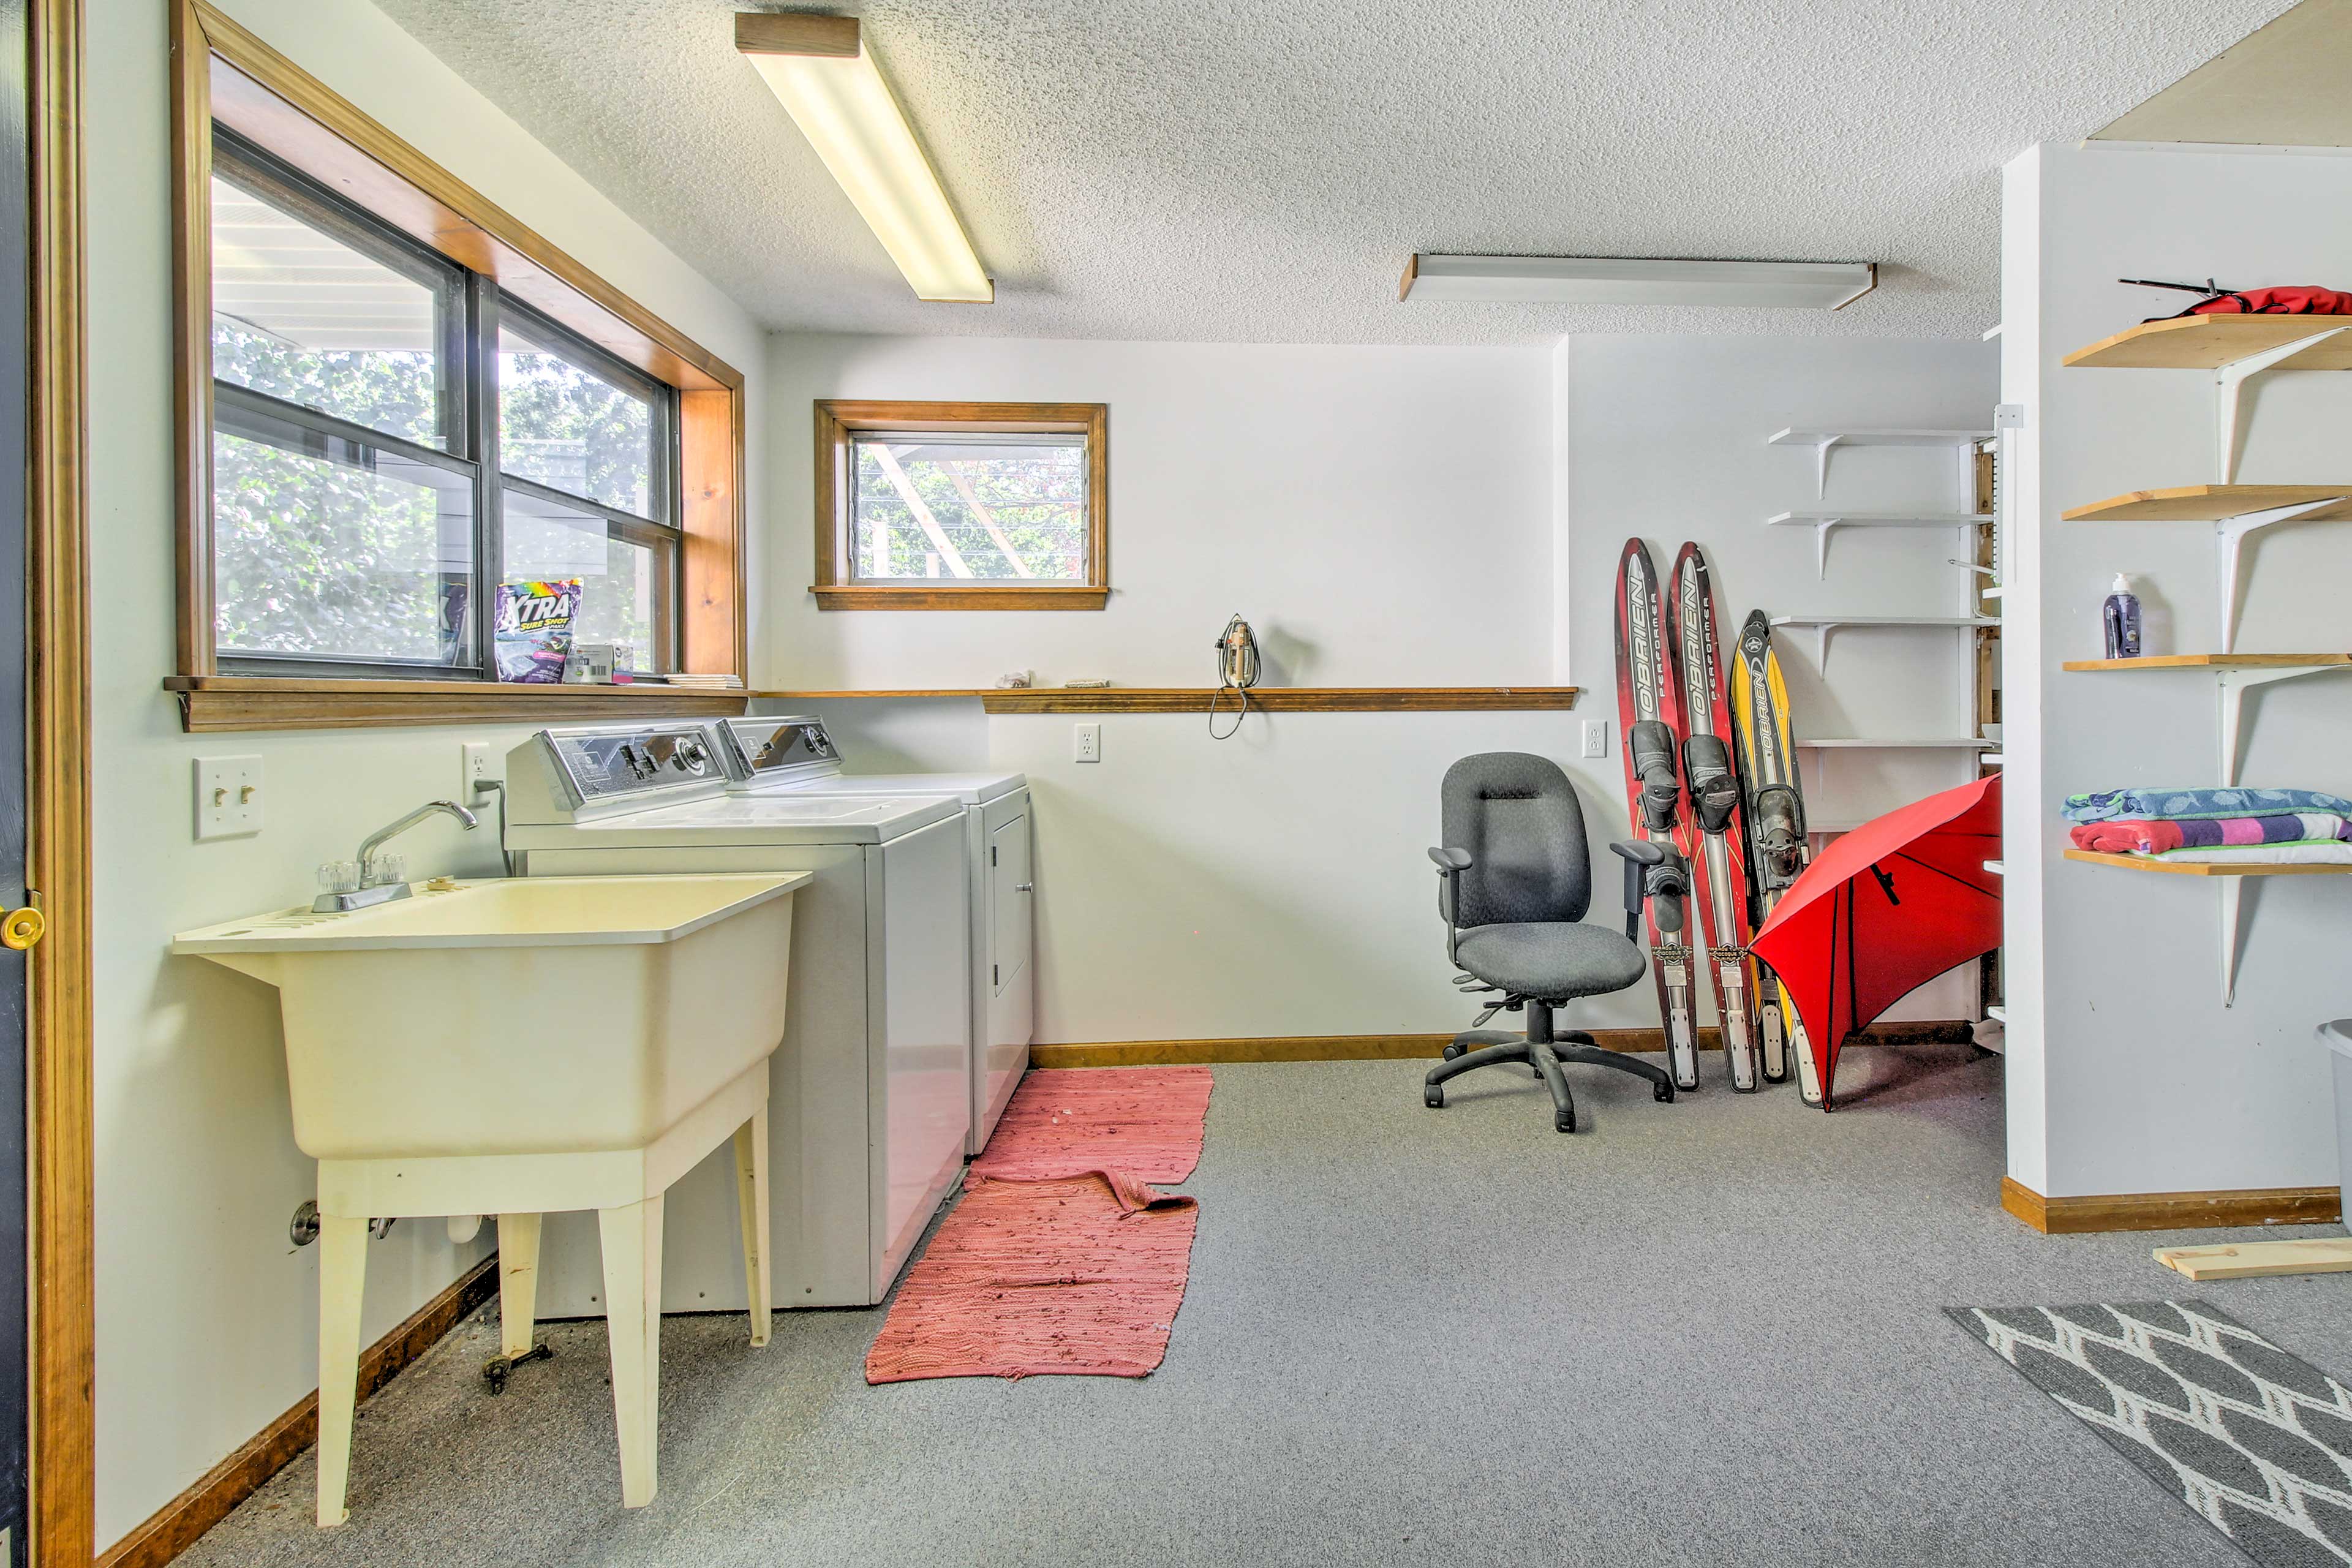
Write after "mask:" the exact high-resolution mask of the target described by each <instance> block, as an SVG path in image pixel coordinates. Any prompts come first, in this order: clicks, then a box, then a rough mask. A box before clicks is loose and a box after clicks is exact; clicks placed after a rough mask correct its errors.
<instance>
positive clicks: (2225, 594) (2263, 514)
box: [2213, 496, 2344, 653]
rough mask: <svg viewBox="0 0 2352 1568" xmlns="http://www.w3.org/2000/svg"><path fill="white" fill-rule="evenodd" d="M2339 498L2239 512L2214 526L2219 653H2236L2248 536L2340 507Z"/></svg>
mask: <svg viewBox="0 0 2352 1568" xmlns="http://www.w3.org/2000/svg"><path fill="white" fill-rule="evenodd" d="M2343 503H2344V498H2343V497H2342V496H2329V497H2327V498H2326V500H2313V501H2300V502H2297V503H2296V504H2295V505H2294V506H2274V507H2272V508H2270V509H2269V510H2266V511H2248V512H2241V513H2240V514H2238V515H2237V516H2236V517H2226V518H2223V519H2222V520H2221V521H2219V522H2217V523H2215V524H2214V525H2213V543H2214V548H2215V549H2216V551H2217V552H2219V553H2220V556H2221V651H2222V652H2223V653H2235V652H2237V651H2238V567H2239V563H2241V562H2242V560H2243V559H2244V556H2245V547H2246V539H2247V536H2248V535H2250V534H2253V533H2257V532H2260V531H2262V530H2263V529H2265V528H2270V527H2273V526H2275V525H2276V524H2278V523H2282V522H2293V521H2295V520H2296V519H2297V518H2303V517H2308V516H2310V515H2311V514H2312V513H2313V512H2316V511H2325V510H2327V509H2328V508H2329V507H2332V506H2341V505H2342V504H2343Z"/></svg>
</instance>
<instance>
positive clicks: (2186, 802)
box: [2065, 789, 2352, 822]
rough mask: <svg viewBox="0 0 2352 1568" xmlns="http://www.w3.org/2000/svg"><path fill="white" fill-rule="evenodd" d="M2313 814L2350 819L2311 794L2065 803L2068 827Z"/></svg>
mask: <svg viewBox="0 0 2352 1568" xmlns="http://www.w3.org/2000/svg"><path fill="white" fill-rule="evenodd" d="M2304 811H2316V812H2327V813H2332V814H2334V815H2335V816H2352V800H2346V799H2345V798H2344V797H2343V796H2341V795H2329V794H2327V793H2326V792H2325V791H2322V790H2315V789H2111V790H2099V791H2095V792H2094V793H2092V794H2089V795H2068V796H2067V797H2066V806H2065V816H2066V820H2067V821H2069V822H2115V821H2119V820H2121V819H2124V818H2126V817H2153V818H2157V819H2158V820H2161V821H2167V822H2185V821H2189V820H2192V819H2194V818H2197V817H2203V816H2279V815H2281V814H2282V813H2286V812H2304Z"/></svg>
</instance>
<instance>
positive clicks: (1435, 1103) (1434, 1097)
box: [1421, 1085, 1445, 1110]
mask: <svg viewBox="0 0 2352 1568" xmlns="http://www.w3.org/2000/svg"><path fill="white" fill-rule="evenodd" d="M1421 1102H1422V1103H1423V1105H1426V1106H1427V1107H1429V1109H1430V1110H1444V1109H1445V1091H1444V1089H1439V1088H1437V1087H1436V1086H1434V1085H1432V1086H1430V1087H1429V1088H1427V1089H1423V1090H1422V1091H1421Z"/></svg>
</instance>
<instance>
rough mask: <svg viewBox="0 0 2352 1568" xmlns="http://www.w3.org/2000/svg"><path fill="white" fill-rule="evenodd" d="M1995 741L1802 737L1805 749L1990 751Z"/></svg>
mask: <svg viewBox="0 0 2352 1568" xmlns="http://www.w3.org/2000/svg"><path fill="white" fill-rule="evenodd" d="M1993 745H1994V742H1990V741H1979V740H1972V739H1970V738H1969V737H1967V736H1965V735H1912V736H1908V737H1903V738H1897V739H1893V740H1883V741H1882V740H1874V739H1871V738H1869V737H1866V736H1861V735H1825V736H1819V737H1816V738H1815V739H1813V740H1810V741H1805V740H1801V741H1799V742H1797V750H1799V751H1801V752H1828V751H1855V752H1943V751H1952V752H1990V751H1991V750H1992V749H1993Z"/></svg>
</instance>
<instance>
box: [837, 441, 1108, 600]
mask: <svg viewBox="0 0 2352 1568" xmlns="http://www.w3.org/2000/svg"><path fill="white" fill-rule="evenodd" d="M860 430H982V431H1002V432H1004V433H1005V434H1008V435H1014V434H1028V435H1041V434H1049V433H1050V434H1054V435H1081V436H1084V437H1086V438H1087V580H1086V581H1085V582H1084V583H1029V584H1018V585H1008V584H1006V583H1005V582H1004V580H1003V579H995V578H992V579H988V580H986V581H985V582H971V583H959V584H952V585H950V584H933V583H929V582H926V583H923V584H906V585H904V586H901V585H899V584H881V583H859V582H856V581H853V578H852V569H853V566H854V561H855V558H854V556H853V554H852V551H851V545H850V525H851V519H850V515H849V511H850V501H851V486H850V479H851V476H852V459H851V456H850V443H851V441H852V439H853V438H854V437H855V436H856V433H857V432H858V431H860ZM815 470H816V581H815V583H814V584H812V585H811V586H810V588H809V592H810V593H812V594H814V595H816V603H817V608H819V609H821V610H1099V609H1101V608H1103V607H1104V605H1107V604H1108V602H1109V600H1110V407H1109V405H1108V404H1102V403H873V402H846V401H839V400H820V401H819V402H818V403H817V405H816V463H815ZM1016 582H1017V580H1016Z"/></svg>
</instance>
